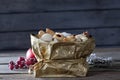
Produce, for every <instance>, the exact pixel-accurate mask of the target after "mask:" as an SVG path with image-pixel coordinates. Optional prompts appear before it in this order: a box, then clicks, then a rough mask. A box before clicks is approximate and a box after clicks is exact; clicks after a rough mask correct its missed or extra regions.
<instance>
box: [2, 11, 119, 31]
mask: <svg viewBox="0 0 120 80" xmlns="http://www.w3.org/2000/svg"><path fill="white" fill-rule="evenodd" d="M119 14H120V10H113V11H88V12H61V13H60V12H59V13H54V12H53V13H36V14H12V15H10V14H8V15H6V14H3V15H0V22H1V23H0V27H1V28H0V32H4V31H24V30H39V29H40V28H42V29H45V28H46V27H49V28H53V29H63V30H64V29H66V28H67V29H68V28H69V29H71V28H72V29H73V28H79V29H80V28H83V29H84V28H105V27H107V28H109V27H110V28H113V27H117V28H119V27H120V22H119V21H120V15H119Z"/></svg>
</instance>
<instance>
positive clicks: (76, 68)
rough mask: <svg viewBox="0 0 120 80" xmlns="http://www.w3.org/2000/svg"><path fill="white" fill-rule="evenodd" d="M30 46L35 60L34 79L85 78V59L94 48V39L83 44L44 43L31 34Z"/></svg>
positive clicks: (86, 68)
mask: <svg viewBox="0 0 120 80" xmlns="http://www.w3.org/2000/svg"><path fill="white" fill-rule="evenodd" d="M31 46H32V49H33V51H34V53H35V57H36V58H37V61H38V62H37V63H36V64H35V65H34V68H33V73H34V76H35V77H79V76H86V74H87V72H88V68H89V67H88V63H87V62H86V57H87V56H89V55H90V54H91V53H92V51H93V50H94V48H95V40H94V38H92V37H91V38H89V39H88V40H87V41H85V42H76V41H74V42H52V41H51V42H45V41H42V40H41V39H40V38H38V37H37V36H36V35H33V34H31Z"/></svg>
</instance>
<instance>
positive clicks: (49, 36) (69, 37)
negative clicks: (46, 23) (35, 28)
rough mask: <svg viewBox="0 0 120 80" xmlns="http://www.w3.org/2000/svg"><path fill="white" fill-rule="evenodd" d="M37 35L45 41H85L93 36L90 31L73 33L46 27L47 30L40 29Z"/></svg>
mask: <svg viewBox="0 0 120 80" xmlns="http://www.w3.org/2000/svg"><path fill="white" fill-rule="evenodd" d="M37 37H38V38H39V39H41V40H43V41H45V42H51V41H54V42H74V41H80V42H85V41H86V40H88V38H91V35H89V33H88V32H87V31H86V32H83V33H81V34H77V35H74V34H71V33H67V32H54V31H53V30H51V29H49V28H46V31H43V30H40V31H39V32H38V34H37Z"/></svg>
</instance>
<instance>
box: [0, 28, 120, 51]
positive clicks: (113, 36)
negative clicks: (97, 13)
mask: <svg viewBox="0 0 120 80" xmlns="http://www.w3.org/2000/svg"><path fill="white" fill-rule="evenodd" d="M86 30H87V31H88V32H89V33H90V34H92V35H93V37H95V40H96V45H97V47H99V46H120V37H119V35H120V34H119V32H120V28H106V29H105V28H103V29H77V30H69V29H68V30H55V31H57V32H70V33H73V34H79V33H82V32H83V31H86ZM30 33H36V32H11V33H1V34H0V37H1V38H0V44H1V45H0V50H17V49H28V48H30V47H31V46H30Z"/></svg>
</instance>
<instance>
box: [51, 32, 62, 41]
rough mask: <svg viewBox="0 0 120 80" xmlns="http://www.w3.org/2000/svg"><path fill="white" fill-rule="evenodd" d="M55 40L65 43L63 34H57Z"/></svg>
mask: <svg viewBox="0 0 120 80" xmlns="http://www.w3.org/2000/svg"><path fill="white" fill-rule="evenodd" d="M53 38H55V39H57V40H58V41H63V39H64V36H63V35H62V34H61V33H55V34H54V36H53Z"/></svg>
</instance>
